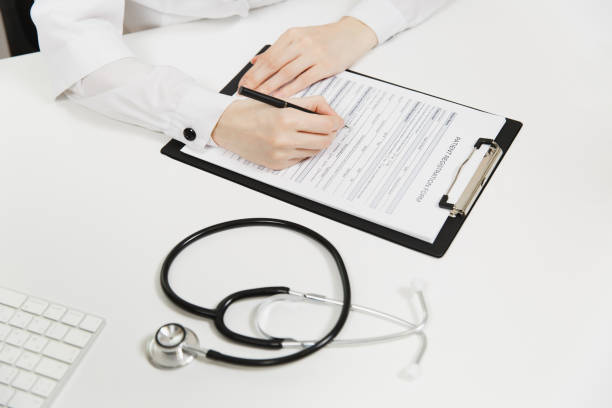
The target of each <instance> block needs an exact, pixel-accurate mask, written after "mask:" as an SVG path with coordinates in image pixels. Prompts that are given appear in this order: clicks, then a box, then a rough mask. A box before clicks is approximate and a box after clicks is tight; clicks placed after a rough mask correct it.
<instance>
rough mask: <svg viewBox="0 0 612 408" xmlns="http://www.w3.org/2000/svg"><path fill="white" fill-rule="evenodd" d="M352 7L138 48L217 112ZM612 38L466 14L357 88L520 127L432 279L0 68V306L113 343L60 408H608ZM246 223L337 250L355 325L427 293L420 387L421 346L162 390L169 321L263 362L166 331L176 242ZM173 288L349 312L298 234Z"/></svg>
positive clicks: (588, 11)
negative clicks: (261, 52)
mask: <svg viewBox="0 0 612 408" xmlns="http://www.w3.org/2000/svg"><path fill="white" fill-rule="evenodd" d="M349 3H351V2H350V1H336V2H330V1H324V0H316V1H315V0H311V1H308V2H306V1H302V2H300V1H289V2H287V3H284V4H281V5H278V6H275V7H271V8H268V9H264V10H258V11H256V12H254V13H253V14H252V15H251V16H249V17H248V18H247V19H244V20H240V19H238V18H233V19H228V20H224V21H215V22H211V21H201V22H197V23H192V24H187V25H182V26H175V27H168V28H164V29H158V30H154V31H149V32H142V33H137V34H134V35H130V36H129V37H128V42H129V44H130V45H131V46H132V47H133V49H134V50H135V51H136V52H137V53H138V54H139V55H141V56H143V57H144V58H145V59H147V60H148V61H151V62H155V63H162V64H173V65H175V66H178V67H180V68H182V69H184V70H186V71H188V72H189V73H191V74H192V75H194V76H196V77H197V78H198V79H199V80H201V81H202V82H203V83H204V84H206V85H208V86H210V87H211V89H220V88H221V87H222V86H223V85H224V84H225V83H226V82H227V81H228V80H229V79H231V77H232V76H233V75H234V74H235V73H236V72H237V71H238V70H239V69H240V68H241V67H242V66H243V65H244V63H245V61H246V60H248V58H249V57H250V56H251V55H252V54H253V53H254V52H255V51H256V50H258V49H259V48H260V47H261V46H262V45H263V44H264V43H267V42H271V41H273V40H274V39H275V38H276V37H277V36H278V35H279V34H280V33H281V32H282V31H283V30H284V29H286V28H288V27H290V26H294V25H307V24H318V23H323V22H328V21H333V20H334V19H336V18H337V17H339V16H341V14H342V12H343V11H344V10H346V9H347V6H348V4H349ZM610 15H612V9H611V6H610V5H609V3H608V2H605V1H603V0H599V1H596V0H589V1H580V2H578V1H572V2H570V1H552V0H550V1H548V0H547V1H545V0H540V1H537V2H534V1H527V0H517V1H511V2H510V1H492V0H488V1H487V0H461V1H456V2H454V3H453V4H451V5H450V6H449V7H448V8H446V9H445V10H443V11H442V12H440V13H439V14H438V15H436V16H435V17H434V18H432V19H431V20H429V21H428V22H426V23H424V24H423V25H421V26H420V27H418V28H416V29H413V30H410V31H408V32H405V33H403V34H401V35H399V36H398V37H396V38H395V39H393V40H392V41H390V42H388V43H387V44H385V45H383V46H381V47H379V48H378V49H376V50H374V51H373V52H372V53H370V54H369V55H368V56H367V57H366V58H364V59H363V60H362V61H360V62H359V63H358V64H357V65H356V66H355V69H356V70H358V71H360V72H363V73H367V74H370V75H373V76H377V77H381V78H384V79H387V80H389V81H392V82H396V83H400V84H403V85H406V86H409V87H411V88H414V89H418V90H421V91H424V92H428V93H431V94H434V95H438V96H441V97H445V98H448V99H451V100H455V101H458V102H461V103H465V104H467V105H470V106H475V107H478V108H481V109H483V110H487V111H490V112H493V113H498V114H503V115H506V116H508V117H511V118H515V119H518V120H521V121H522V122H523V123H524V125H525V126H524V128H523V130H522V131H521V133H520V134H519V135H518V137H517V139H516V141H515V142H514V144H513V145H512V147H511V149H510V151H509V153H508V154H507V155H506V157H505V159H504V160H503V162H502V163H501V165H500V167H499V168H498V170H497V172H496V174H495V176H494V178H493V180H492V182H491V183H489V185H488V187H487V189H486V190H485V191H484V193H483V195H482V196H481V198H480V200H479V202H478V204H477V205H476V206H475V208H474V210H473V212H472V214H471V216H470V217H469V219H468V220H467V222H466V223H465V225H464V226H463V228H462V230H461V232H460V233H459V235H458V236H457V238H456V240H455V242H454V243H453V244H452V246H451V248H450V250H449V251H448V252H447V254H446V255H445V256H444V257H443V258H442V259H434V258H431V257H428V256H425V255H422V254H419V253H416V252H414V251H411V250H408V249H405V248H403V247H400V246H398V245H395V244H391V243H389V242H386V241H383V240H381V239H378V238H375V237H373V236H371V235H368V234H365V233H362V232H359V231H357V230H355V229H352V228H349V227H345V226H343V225H340V224H338V223H336V222H333V221H330V220H327V219H324V218H322V217H319V216H316V215H314V214H311V213H308V212H306V211H303V210H300V209H298V208H295V207H292V206H290V205H288V204H284V203H282V202H279V201H276V200H274V199H272V198H269V197H266V196H264V195H261V194H258V193H255V192H253V191H250V190H247V189H245V188H243V187H240V186H238V185H235V184H232V183H229V182H227V181H224V180H222V179H219V178H216V177H214V176H212V175H209V174H206V173H204V172H201V171H198V170H196V169H193V168H190V167H188V166H186V165H183V164H180V163H178V162H174V161H172V160H170V159H168V158H166V157H164V156H161V155H160V154H159V149H160V148H161V146H162V145H163V143H164V141H165V140H164V138H163V137H161V136H158V135H155V134H152V133H150V132H148V131H146V130H142V129H137V128H134V127H131V126H128V125H123V124H119V123H116V122H113V121H111V120H108V119H105V118H103V117H100V116H98V115H96V114H94V113H91V112H88V111H86V110H84V109H82V108H80V107H78V106H75V105H73V104H71V103H67V102H60V103H55V102H54V101H52V100H51V99H50V96H49V92H48V90H49V85H48V84H49V79H48V78H47V77H46V74H45V72H46V71H45V67H44V62H43V60H42V58H41V57H40V56H39V55H38V54H34V55H29V56H24V57H18V58H14V59H8V60H3V61H1V62H0V89H1V90H2V92H1V94H0V112H2V120H1V121H0V130H1V136H0V254H1V256H0V284H2V285H4V286H8V287H11V288H14V289H18V290H21V291H24V292H28V293H31V294H36V295H39V296H41V297H44V298H48V299H52V300H56V301H58V302H61V303H65V304H68V305H71V306H74V307H77V308H81V309H84V310H85V311H88V312H91V313H96V314H100V315H102V316H104V317H105V318H106V319H107V326H106V328H105V329H104V331H103V333H102V335H101V337H100V338H99V339H98V340H97V342H96V344H94V347H93V348H92V350H91V352H90V354H89V355H88V356H87V357H86V358H85V360H84V361H83V363H82V366H81V367H79V369H78V370H77V372H76V373H75V375H74V376H73V377H72V378H71V380H70V381H69V383H68V385H67V387H66V388H65V389H64V390H63V392H62V393H61V394H60V396H59V399H58V400H57V401H56V404H55V406H58V407H59V406H61V407H68V408H70V407H75V408H76V407H85V406H87V407H108V406H147V407H166V406H181V407H196V406H203V405H208V406H215V407H235V406H264V405H265V406H268V407H280V406H286V405H292V406H298V407H312V406H315V405H319V406H331V405H340V406H359V407H361V406H364V407H370V406H388V407H395V406H408V405H409V404H411V405H414V406H419V407H441V406H470V407H491V406H495V407H516V406H529V407H532V406H533V407H556V408H557V407H578V406H579V407H609V406H611V405H612V391H611V389H612V388H611V385H612V347H611V346H610V345H611V344H612V318H611V316H610V314H611V312H610V311H611V310H612V296H610V290H611V289H610V288H611V286H612V277H611V274H610V272H611V266H612V255H611V254H610V248H611V238H610V229H611V227H612V223H611V221H610V215H609V211H610V208H611V207H612V183H611V179H612V177H611V173H612V164H611V163H612V161H611V160H610V154H611V151H612V149H611V147H612V143H611V142H610V138H611V136H612V125H611V124H610V119H609V117H610V113H611V112H612V109H611V108H612V102H610V100H611V99H610V94H611V91H612V86H611V80H610V72H612V53H611V52H610V51H611V50H612V39H611V38H612V35H611V34H612V29H611V28H610V27H612V26H610V24H609V17H610ZM249 216H273V217H279V218H286V219H289V220H293V221H298V222H300V223H303V224H305V225H307V226H309V227H311V228H313V229H315V230H317V231H319V232H321V233H322V234H324V235H325V236H327V237H328V238H329V239H330V240H331V241H332V242H333V243H334V244H335V245H336V246H337V247H338V249H339V250H340V251H341V253H342V254H343V256H344V257H345V259H346V262H347V266H348V268H349V272H350V274H351V277H352V284H353V294H354V300H355V302H356V303H360V304H365V305H368V306H372V307H376V308H378V309H382V310H388V311H394V312H397V313H398V314H405V313H408V308H407V306H406V298H405V297H404V295H403V291H402V288H406V287H408V286H409V284H410V282H411V280H412V279H413V278H414V277H422V278H424V279H425V280H426V281H427V282H428V287H429V291H428V299H429V302H430V304H431V309H432V320H431V325H430V326H429V328H428V333H429V339H430V348H429V351H428V353H427V355H426V356H425V359H424V361H423V363H424V367H423V369H424V370H423V376H422V377H421V378H420V379H419V380H417V381H414V382H406V381H404V380H402V379H400V378H399V377H398V372H399V371H400V370H401V369H402V368H403V367H404V366H405V365H406V363H407V362H408V360H409V359H410V356H411V353H412V352H413V351H414V350H415V344H416V343H415V342H414V340H406V341H401V342H396V343H390V344H384V345H377V346H371V347H363V348H345V349H335V350H332V349H327V350H323V351H321V352H319V353H318V354H316V355H315V356H313V357H311V358H308V359H306V360H304V361H302V362H299V363H296V364H292V365H288V366H284V367H275V368H269V369H264V370H253V369H238V368H233V367H227V366H221V365H216V364H210V363H208V362H201V363H198V364H193V365H191V366H190V367H188V368H185V369H183V370H179V371H172V372H168V371H160V370H156V369H153V368H152V367H151V366H149V364H148V362H147V360H146V358H145V355H144V352H143V345H144V342H145V340H146V338H147V337H148V336H150V335H151V334H152V332H153V331H154V330H155V329H156V328H157V327H158V326H159V324H161V323H164V322H166V321H170V320H179V321H181V322H184V323H185V324H187V325H188V326H190V327H192V328H194V329H195V330H196V332H197V333H198V334H199V335H200V337H201V339H202V343H203V344H204V345H206V346H208V347H213V348H216V349H217V350H219V351H228V352H237V353H241V354H242V355H251V353H253V352H252V351H251V350H249V349H245V348H241V347H237V346H235V345H230V344H227V343H226V342H225V341H223V340H222V339H220V338H219V337H217V336H216V335H215V334H213V332H212V330H210V325H209V324H208V323H205V322H202V321H201V320H198V319H196V318H192V317H189V316H186V315H183V314H182V313H180V312H179V311H177V310H176V309H175V308H173V307H171V306H170V305H169V304H168V302H167V301H166V300H165V299H164V298H163V296H162V295H161V293H160V290H159V288H158V272H159V267H160V265H161V262H162V260H163V258H164V256H165V254H166V253H167V252H168V251H169V249H170V248H171V247H172V246H173V245H174V244H175V243H176V242H178V240H180V239H181V238H183V237H184V236H186V235H187V234H189V233H191V232H193V231H195V230H197V229H199V228H201V227H204V226H207V225H211V224H213V223H216V222H219V221H223V220H228V219H233V218H239V217H249ZM226 238H227V239H226ZM232 245H234V247H233V248H232V247H231V246H232ZM175 272H176V273H175V275H174V279H173V282H174V284H175V285H176V287H177V290H180V291H181V293H182V294H184V295H185V296H186V297H188V298H189V299H192V300H194V301H198V302H200V303H203V304H205V305H210V306H211V307H212V306H213V305H214V304H215V303H216V302H218V301H219V300H221V298H222V297H223V296H225V295H226V294H227V293H229V292H230V291H233V290H239V289H245V288H249V287H253V286H263V285H267V284H288V285H290V286H292V287H293V288H295V289H296V290H304V291H317V292H323V293H326V294H330V295H335V296H337V295H338V288H337V283H335V281H334V278H333V275H332V273H331V268H330V263H329V259H327V257H326V255H325V254H324V253H323V252H322V251H321V250H319V249H318V248H317V247H316V246H314V245H313V244H311V243H308V241H305V240H303V239H302V238H301V237H298V236H295V235H293V234H291V233H288V232H287V233H285V232H279V231H268V230H264V231H262V232H258V231H247V232H244V233H239V232H236V233H233V232H232V233H228V235H227V236H225V237H220V239H216V238H215V239H212V240H211V241H209V242H203V243H202V244H201V245H199V246H198V247H196V248H194V249H193V250H192V251H188V252H187V253H186V255H185V258H183V259H181V260H180V262H178V263H177V265H176V269H175ZM247 313H248V312H247V309H246V308H244V311H243V310H237V311H235V313H233V314H232V317H233V318H235V319H240V318H244V317H245V316H247ZM312 319H313V320H312V321H309V320H308V319H305V323H313V324H315V323H316V320H314V317H313V318H312ZM232 320H234V319H232ZM352 323H357V321H356V320H355V321H353V322H352ZM243 324H244V323H243ZM355 326H357V325H355V324H353V325H351V328H350V330H352V332H353V333H355V332H360V333H363V334H367V333H370V332H371V330H370V329H369V326H368V324H367V322H365V321H364V323H363V325H361V324H360V325H358V327H355ZM238 327H240V324H238ZM257 354H259V353H255V355H257Z"/></svg>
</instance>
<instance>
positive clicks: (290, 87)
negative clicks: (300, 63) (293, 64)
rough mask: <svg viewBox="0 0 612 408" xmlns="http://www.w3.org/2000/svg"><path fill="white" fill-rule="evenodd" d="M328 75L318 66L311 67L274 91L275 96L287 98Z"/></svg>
mask: <svg viewBox="0 0 612 408" xmlns="http://www.w3.org/2000/svg"><path fill="white" fill-rule="evenodd" d="M325 77H326V76H325V75H323V73H321V72H319V70H318V69H317V66H316V65H315V66H313V67H311V68H310V69H307V70H306V71H304V72H302V74H300V75H299V76H298V77H297V78H295V79H294V80H293V82H290V83H288V84H287V85H285V86H284V87H282V88H281V89H279V90H278V91H276V92H275V93H274V96H276V97H279V98H287V97H289V96H293V95H295V94H296V93H298V92H300V91H301V90H303V89H306V88H308V87H309V86H310V85H312V84H314V83H315V82H317V81H320V80H321V79H324V78H325Z"/></svg>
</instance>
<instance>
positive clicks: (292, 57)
mask: <svg viewBox="0 0 612 408" xmlns="http://www.w3.org/2000/svg"><path fill="white" fill-rule="evenodd" d="M448 1H450V0H362V1H360V2H359V3H358V4H357V5H356V6H355V7H354V8H353V9H351V10H350V12H349V13H348V15H347V16H346V17H343V18H342V19H340V20H339V21H338V22H336V23H332V24H326V25H322V26H313V27H300V28H292V29H290V30H288V31H287V32H285V33H284V34H283V35H281V37H280V38H279V39H278V40H277V41H276V42H275V43H274V44H273V45H272V47H270V48H269V49H268V50H267V51H266V52H265V53H264V54H261V55H259V56H257V57H255V58H254V59H253V61H252V62H253V63H254V66H253V68H251V70H249V72H247V74H246V75H245V76H244V78H243V79H242V81H241V85H244V86H247V87H249V88H254V89H257V90H258V91H260V92H264V93H273V94H274V95H277V96H280V97H286V96H290V95H294V94H296V93H297V92H299V91H300V90H302V89H304V88H306V87H308V86H309V85H311V84H313V83H314V82H317V81H319V80H321V79H323V78H327V77H329V76H332V75H335V74H337V73H338V72H341V71H343V70H345V69H347V68H349V67H350V66H351V65H352V64H353V63H354V62H355V61H357V60H358V59H359V58H361V57H362V56H363V55H364V54H365V53H366V52H368V51H369V50H370V49H372V48H373V47H375V46H376V45H377V44H381V43H383V42H384V41H387V40H388V39H389V38H390V37H392V36H393V35H395V34H397V33H399V32H401V31H403V30H405V29H407V28H410V27H414V26H416V25H418V24H419V23H421V22H422V21H424V20H425V19H426V18H428V17H429V16H430V15H432V14H433V13H434V12H435V11H436V10H437V9H439V8H440V7H442V6H443V5H444V4H446V3H447V2H448Z"/></svg>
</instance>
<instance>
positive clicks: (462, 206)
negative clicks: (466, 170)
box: [439, 138, 503, 218]
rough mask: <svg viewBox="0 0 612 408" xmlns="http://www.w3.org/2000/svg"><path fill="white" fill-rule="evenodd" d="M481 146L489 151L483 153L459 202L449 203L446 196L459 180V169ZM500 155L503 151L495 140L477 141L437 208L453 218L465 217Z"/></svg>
mask: <svg viewBox="0 0 612 408" xmlns="http://www.w3.org/2000/svg"><path fill="white" fill-rule="evenodd" d="M483 144H488V145H489V146H490V147H489V150H488V151H487V152H486V153H485V155H484V157H483V158H482V161H481V162H480V165H479V166H478V168H477V169H476V172H475V173H474V175H473V176H472V178H471V179H470V181H469V183H468V184H467V186H466V187H465V190H463V193H461V196H460V197H459V200H457V202H456V203H455V204H452V203H449V202H448V195H449V194H450V192H451V190H452V188H453V186H454V185H455V183H456V182H457V179H458V178H459V173H461V169H463V166H465V164H466V163H467V162H468V161H470V159H471V158H472V156H473V155H474V152H476V151H477V150H478V149H479V148H480V146H482V145H483ZM502 153H503V151H502V149H501V147H499V145H498V144H497V142H495V140H492V139H485V138H480V139H478V140H477V141H476V143H475V144H474V149H472V152H471V153H470V155H469V156H468V158H467V159H465V161H464V162H463V163H462V164H461V166H459V169H458V170H457V174H455V178H454V179H453V182H452V183H451V185H450V187H449V188H448V191H447V192H446V194H444V195H443V196H442V198H441V199H440V203H439V206H440V207H441V208H445V209H447V210H450V216H451V217H453V218H455V217H456V216H464V215H466V214H467V213H468V212H469V211H470V208H472V205H473V204H474V201H476V197H478V194H479V193H480V191H481V190H482V188H483V187H484V185H485V183H486V182H487V180H488V179H489V177H490V176H491V173H492V172H493V170H494V169H495V165H497V163H498V162H499V159H501V157H502Z"/></svg>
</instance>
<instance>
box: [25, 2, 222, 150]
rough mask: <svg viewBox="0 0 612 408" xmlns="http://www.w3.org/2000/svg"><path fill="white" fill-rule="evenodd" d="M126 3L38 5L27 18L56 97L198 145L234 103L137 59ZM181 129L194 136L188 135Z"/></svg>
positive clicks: (182, 76) (178, 74)
mask: <svg viewBox="0 0 612 408" xmlns="http://www.w3.org/2000/svg"><path fill="white" fill-rule="evenodd" d="M124 6H125V4H124V0H87V1H83V0H36V2H35V3H34V6H33V7H32V18H33V20H34V22H35V24H36V28H37V30H38V36H39V43H40V48H41V52H42V54H43V55H44V57H45V58H46V60H47V62H48V65H49V67H50V70H51V75H52V78H53V91H54V95H55V96H57V95H60V94H62V93H65V94H66V95H67V96H68V97H69V98H71V99H72V100H74V101H76V102H77V103H79V104H81V105H84V106H86V107H88V108H90V109H93V110H95V111H97V112H100V113H102V114H104V115H106V116H109V117H112V118H114V119H118V120H121V121H124V122H127V123H131V124H135V125H138V126H142V127H146V128H148V129H151V130H154V131H158V132H163V133H165V134H166V135H168V136H170V137H172V138H175V139H177V140H180V141H182V142H184V143H186V144H189V145H191V146H192V147H194V148H203V147H204V146H205V145H206V144H208V143H211V142H212V139H211V137H210V134H211V132H212V130H213V129H214V126H215V125H216V123H217V120H218V118H219V117H220V116H221V114H222V113H223V111H224V110H225V108H226V107H227V105H228V104H229V103H230V102H231V101H232V100H233V99H232V98H231V97H229V96H226V95H220V94H218V93H216V92H211V91H209V90H207V89H204V88H203V87H201V86H200V85H198V84H197V83H196V81H195V80H194V79H193V78H191V77H190V76H189V75H187V74H185V73H183V72H181V71H179V70H178V69H175V68H171V67H163V66H152V65H149V64H145V63H143V62H140V61H138V60H137V59H136V58H135V57H134V56H133V54H132V52H131V51H130V50H129V49H128V47H127V46H126V45H125V43H124V42H123V39H122V32H123V12H124ZM186 128H192V129H194V130H195V135H196V138H195V139H193V140H191V138H189V139H190V140H188V139H187V138H185V136H184V134H183V132H184V129H186Z"/></svg>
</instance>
